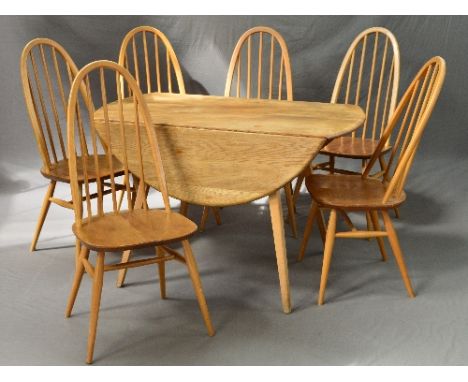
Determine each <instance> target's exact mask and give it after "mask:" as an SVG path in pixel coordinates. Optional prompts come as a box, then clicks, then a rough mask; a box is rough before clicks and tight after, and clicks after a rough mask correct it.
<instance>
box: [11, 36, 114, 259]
mask: <svg viewBox="0 0 468 382" xmlns="http://www.w3.org/2000/svg"><path fill="white" fill-rule="evenodd" d="M20 71H21V81H22V85H23V92H24V98H25V101H26V108H27V111H28V114H29V118H30V120H31V125H32V128H33V131H34V135H35V138H36V141H37V146H38V149H39V154H40V156H41V159H42V168H41V174H42V175H43V176H44V177H45V178H47V179H49V180H50V183H49V187H48V188H47V191H46V194H45V197H44V200H43V202H42V207H41V211H40V214H39V219H38V221H37V226H36V230H35V232H34V236H33V240H32V242H31V247H30V250H31V251H34V250H35V249H36V244H37V241H38V239H39V235H40V233H41V229H42V226H43V224H44V221H45V218H46V216H47V213H48V211H49V207H50V204H51V203H55V204H57V205H59V206H61V207H65V208H68V209H73V208H74V206H73V202H72V201H67V200H63V199H59V198H56V197H54V191H55V187H56V184H57V182H59V183H70V176H69V171H68V153H67V148H66V131H65V121H66V112H67V107H68V98H67V97H68V93H69V89H70V87H71V84H72V81H73V79H74V78H75V76H76V73H77V72H78V69H77V67H76V65H75V63H74V62H73V60H72V58H71V57H70V55H69V54H68V53H67V52H66V51H65V49H64V48H63V47H62V46H61V45H60V44H58V43H57V42H55V41H53V40H50V39H47V38H36V39H34V40H32V41H30V42H29V43H28V44H27V45H26V46H25V48H24V49H23V52H22V54H21V62H20ZM84 154H85V155H86V151H84ZM98 159H99V161H100V163H101V164H102V169H101V180H102V182H103V183H104V187H106V183H105V181H107V180H108V179H109V177H110V175H111V173H110V168H109V167H106V163H107V161H106V159H105V157H104V156H102V155H101V156H100V157H99V158H98ZM88 165H89V166H90V167H94V165H95V164H94V162H93V161H91V162H89V163H88ZM78 171H79V175H78V179H79V181H80V182H82V181H83V174H82V169H81V168H79V170H78ZM113 171H114V172H115V173H114V175H115V176H118V175H122V174H123V169H122V167H121V166H119V164H118V163H114V165H113ZM89 180H90V181H92V182H95V181H96V178H91V179H89ZM116 187H117V188H118V189H119V190H123V187H122V185H116ZM103 192H104V194H109V193H110V189H108V188H107V187H106V189H105V190H103ZM93 197H95V196H93Z"/></svg>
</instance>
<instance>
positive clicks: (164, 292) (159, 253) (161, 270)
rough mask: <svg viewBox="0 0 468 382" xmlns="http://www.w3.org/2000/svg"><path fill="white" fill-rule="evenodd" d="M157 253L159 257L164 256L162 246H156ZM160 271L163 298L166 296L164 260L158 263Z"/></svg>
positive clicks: (160, 288)
mask: <svg viewBox="0 0 468 382" xmlns="http://www.w3.org/2000/svg"><path fill="white" fill-rule="evenodd" d="M156 255H157V256H158V257H164V251H163V250H162V249H161V247H156ZM158 271H159V290H160V292H161V298H162V299H165V298H166V263H165V262H164V261H163V262H161V263H158Z"/></svg>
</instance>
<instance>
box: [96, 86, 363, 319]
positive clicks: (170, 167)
mask: <svg viewBox="0 0 468 382" xmlns="http://www.w3.org/2000/svg"><path fill="white" fill-rule="evenodd" d="M143 97H144V99H145V101H146V104H147V106H148V110H149V113H150V115H151V119H152V123H153V127H154V129H155V131H156V133H157V136H158V142H159V148H160V150H161V157H162V158H163V164H164V170H165V175H166V180H167V190H168V193H169V195H170V196H171V197H174V198H177V199H180V200H184V201H186V202H187V203H190V204H198V205H207V206H212V207H218V206H220V207H222V206H230V205H237V204H243V203H248V202H251V201H253V200H257V199H259V198H261V197H263V196H267V195H268V196H269V205H270V213H271V219H272V228H273V235H274V241H275V249H276V258H277V263H278V272H279V279H280V288H281V298H282V305H283V310H284V312H290V311H291V301H290V292H289V281H288V267H287V257H286V245H285V239H284V229H283V220H282V213H283V212H282V208H281V198H280V189H281V188H282V187H284V185H285V184H288V183H289V182H290V181H291V180H292V179H294V178H295V177H296V176H297V175H298V174H299V173H300V172H301V171H302V170H303V169H304V167H305V166H306V165H307V164H308V163H310V161H311V160H312V159H313V158H314V157H315V155H316V154H317V153H318V151H319V150H320V148H321V147H322V146H323V144H324V143H325V142H326V141H327V140H328V139H332V138H335V137H338V136H340V135H342V134H346V133H349V132H351V131H353V130H354V129H355V128H357V127H358V126H360V125H361V124H362V122H363V120H364V113H363V111H362V110H361V108H359V107H357V106H354V105H339V104H328V103H314V102H302V101H290V102H285V101H277V100H261V99H245V98H233V97H215V96H202V95H177V94H146V95H144V96H143ZM122 108H123V110H122V112H123V114H124V116H125V121H126V123H128V124H131V123H132V122H134V114H133V109H132V104H131V103H129V102H123V105H122ZM106 113H107V114H105V113H104V110H103V109H100V110H97V111H96V113H95V125H96V128H97V130H98V131H101V133H100V135H101V137H102V138H103V139H104V140H106V139H107V138H106V134H105V133H104V126H105V121H106V120H108V121H109V123H110V124H111V125H113V126H114V125H118V124H119V120H120V119H119V105H118V104H117V103H115V102H114V103H111V104H109V105H108V107H107V109H106ZM118 131H119V130H118V129H111V134H112V132H114V135H111V138H112V139H111V140H112V142H114V143H111V144H110V145H111V146H112V152H113V154H114V155H116V157H117V158H120V159H122V160H123V158H124V156H123V152H122V150H121V149H120V148H119V146H118V145H117V144H115V142H118V140H119V136H118ZM126 139H127V141H128V142H135V139H136V136H135V130H133V129H127V132H126ZM114 145H115V146H114ZM142 150H143V156H144V158H151V152H150V151H149V147H145V146H143V148H142ZM128 165H129V169H130V171H131V172H132V173H135V174H136V175H137V176H138V174H139V173H140V172H141V170H140V167H139V165H138V163H137V162H135V161H133V160H129V164H128ZM272 169H275V171H272ZM147 171H148V172H147V173H146V177H145V182H146V183H147V184H149V185H150V186H152V187H155V188H156V189H160V185H159V181H158V178H157V176H156V172H155V171H154V169H153V167H149V166H148V167H147Z"/></svg>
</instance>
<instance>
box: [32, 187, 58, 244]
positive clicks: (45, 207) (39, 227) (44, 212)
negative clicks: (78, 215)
mask: <svg viewBox="0 0 468 382" xmlns="http://www.w3.org/2000/svg"><path fill="white" fill-rule="evenodd" d="M55 185H56V182H55V181H54V180H52V181H51V182H50V183H49V186H48V187H47V191H46V194H45V196H44V200H43V201H42V207H41V211H40V213H39V219H38V220H37V225H36V230H35V231H34V236H33V239H32V242H31V247H30V248H29V250H30V251H31V252H34V251H35V250H36V244H37V241H38V240H39V235H40V234H41V230H42V226H43V225H44V221H45V218H46V216H47V213H48V212H49V207H50V203H51V202H50V198H51V197H52V196H53V195H54V190H55Z"/></svg>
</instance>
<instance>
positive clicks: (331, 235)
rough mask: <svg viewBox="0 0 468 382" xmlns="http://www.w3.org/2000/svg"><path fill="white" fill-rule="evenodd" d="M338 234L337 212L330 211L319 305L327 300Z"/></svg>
mask: <svg viewBox="0 0 468 382" xmlns="http://www.w3.org/2000/svg"><path fill="white" fill-rule="evenodd" d="M335 232H336V210H335V209H332V210H331V211H330V218H329V220H328V228H327V237H326V239H325V250H324V252H323V265H322V276H321V278H320V291H319V297H318V305H323V301H324V298H325V288H326V286H327V279H328V271H329V270H330V263H331V258H332V253H333V245H334V244H335Z"/></svg>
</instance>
